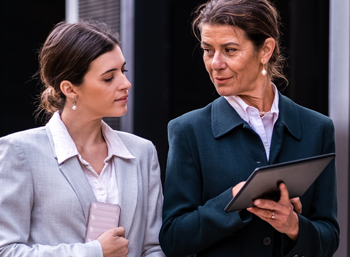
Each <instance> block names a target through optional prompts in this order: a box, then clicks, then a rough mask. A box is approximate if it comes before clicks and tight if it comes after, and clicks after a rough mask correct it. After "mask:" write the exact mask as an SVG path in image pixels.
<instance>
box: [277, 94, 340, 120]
mask: <svg viewBox="0 0 350 257" xmlns="http://www.w3.org/2000/svg"><path fill="white" fill-rule="evenodd" d="M280 101H283V102H285V104H284V105H289V106H291V105H292V106H294V108H295V109H296V110H297V112H298V114H299V117H300V121H301V123H302V124H310V125H311V124H312V125H313V126H332V127H333V121H332V119H331V118H329V117H328V116H326V115H324V114H322V113H319V112H317V111H314V110H311V109H309V108H306V107H304V106H301V105H299V104H297V103H295V102H294V101H292V100H291V99H289V98H288V97H286V96H283V95H281V97H280Z"/></svg>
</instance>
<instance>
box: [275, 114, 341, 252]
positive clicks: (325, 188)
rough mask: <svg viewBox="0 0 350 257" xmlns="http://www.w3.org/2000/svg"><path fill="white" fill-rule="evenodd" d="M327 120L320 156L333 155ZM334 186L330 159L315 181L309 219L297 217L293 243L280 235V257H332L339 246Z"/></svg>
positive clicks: (331, 134) (333, 163)
mask: <svg viewBox="0 0 350 257" xmlns="http://www.w3.org/2000/svg"><path fill="white" fill-rule="evenodd" d="M328 121H329V122H328V124H327V126H326V129H325V130H324V132H323V149H322V154H327V153H334V152H335V139H334V125H333V122H332V121H331V120H330V119H329V120H328ZM336 184H337V179H336V171H335V160H332V162H331V163H330V164H329V165H328V166H327V167H326V169H325V170H324V171H323V172H322V173H321V175H320V176H319V178H318V179H317V180H316V182H315V189H314V196H313V199H312V203H311V204H312V207H311V210H313V211H312V212H311V213H310V216H309V217H307V218H306V217H304V216H303V215H298V216H299V235H298V240H297V242H296V243H294V242H293V241H291V240H290V239H289V238H288V237H287V236H286V235H284V234H283V235H282V256H285V257H293V256H295V255H296V254H297V255H299V256H315V257H328V256H333V254H334V253H335V251H336V250H337V248H338V246H339V225H338V222H337V187H336ZM305 242H307V243H305Z"/></svg>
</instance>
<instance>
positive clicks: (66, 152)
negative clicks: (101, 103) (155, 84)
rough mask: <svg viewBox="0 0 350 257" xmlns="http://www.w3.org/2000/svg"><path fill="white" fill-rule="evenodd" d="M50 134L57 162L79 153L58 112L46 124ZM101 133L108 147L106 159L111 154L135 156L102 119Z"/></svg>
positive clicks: (124, 156) (127, 157) (60, 162)
mask: <svg viewBox="0 0 350 257" xmlns="http://www.w3.org/2000/svg"><path fill="white" fill-rule="evenodd" d="M47 125H48V126H49V128H50V131H51V134H52V141H53V144H54V146H55V152H56V157H57V161H58V164H62V163H63V162H64V161H66V160H67V159H69V158H72V157H73V156H77V155H79V152H78V149H77V147H76V145H75V143H74V141H73V139H72V138H71V136H70V134H69V132H68V130H67V128H66V126H65V125H64V123H63V122H62V120H61V116H60V114H59V112H58V111H57V112H55V113H54V115H53V116H52V118H51V119H50V121H49V122H48V124H47ZM101 127H102V134H103V136H104V138H105V140H106V143H107V148H108V157H107V159H110V158H112V156H113V155H114V156H117V157H121V158H124V159H134V158H135V157H134V156H133V155H132V154H131V153H130V152H129V150H128V149H127V148H126V146H125V144H124V143H123V141H122V140H121V139H120V137H119V136H118V135H117V133H116V132H115V131H114V130H113V129H111V128H110V127H109V126H108V125H107V124H106V123H105V122H104V121H102V123H101Z"/></svg>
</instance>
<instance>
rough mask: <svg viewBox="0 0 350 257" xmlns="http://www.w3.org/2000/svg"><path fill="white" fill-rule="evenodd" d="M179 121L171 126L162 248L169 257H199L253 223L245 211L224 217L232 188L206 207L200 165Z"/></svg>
mask: <svg viewBox="0 0 350 257" xmlns="http://www.w3.org/2000/svg"><path fill="white" fill-rule="evenodd" d="M185 132H186V131H184V130H183V128H182V126H181V124H179V122H178V120H173V121H171V122H170V123H169V126H168V137H169V147H170V148H169V153H168V162H167V171H166V180H165V186H164V205H163V225H162V229H161V232H160V237H159V239H160V244H161V246H162V249H163V251H164V252H165V254H166V255H167V256H168V257H172V256H176V257H180V256H188V255H191V254H195V253H198V252H200V251H202V250H204V249H206V248H208V247H210V246H211V245H213V244H215V243H216V242H219V241H220V240H222V239H224V238H226V237H228V236H231V235H232V234H233V233H234V232H235V231H237V230H238V229H240V228H242V227H244V226H245V224H247V223H248V222H250V220H251V219H252V216H251V214H248V213H247V212H246V211H242V212H241V215H240V214H239V213H238V212H237V211H235V212H230V213H225V212H224V208H225V206H226V205H227V204H228V202H229V201H230V200H231V199H232V188H228V189H227V190H226V191H224V192H222V193H221V194H220V195H218V196H216V197H215V198H213V199H210V200H209V201H207V202H205V203H203V202H202V183H201V169H200V164H199V163H198V162H196V160H195V159H194V157H193V149H191V146H190V145H189V143H188V142H189V141H188V137H187V136H186V133H185Z"/></svg>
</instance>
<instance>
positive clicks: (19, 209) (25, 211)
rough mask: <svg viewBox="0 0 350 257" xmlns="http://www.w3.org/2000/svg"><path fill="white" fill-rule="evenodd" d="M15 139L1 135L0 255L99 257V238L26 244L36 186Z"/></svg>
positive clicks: (13, 256)
mask: <svg viewBox="0 0 350 257" xmlns="http://www.w3.org/2000/svg"><path fill="white" fill-rule="evenodd" d="M17 141H18V140H16V137H15V136H8V137H4V138H1V139H0V188H1V194H0V195H1V196H0V257H9V256H11V257H19V256H21V257H32V256H37V257H57V256H67V257H78V256H85V257H98V256H101V257H102V248H101V245H100V243H99V242H98V241H92V242H90V243H86V244H84V243H75V244H60V245H57V246H49V245H41V244H34V245H28V241H29V237H30V229H31V211H32V208H33V206H34V205H35V202H34V194H35V190H34V183H33V178H32V174H31V167H29V165H28V162H27V161H26V156H25V155H24V153H22V152H21V151H20V144H19V143H18V142H17ZM38 158H40V157H39V156H38Z"/></svg>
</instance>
